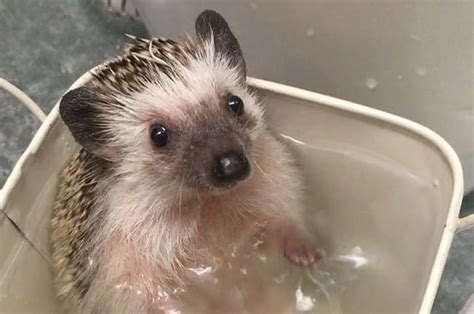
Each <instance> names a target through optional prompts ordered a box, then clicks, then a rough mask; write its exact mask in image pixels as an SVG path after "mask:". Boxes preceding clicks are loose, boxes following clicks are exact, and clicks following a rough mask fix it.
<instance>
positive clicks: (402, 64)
mask: <svg viewBox="0 0 474 314" xmlns="http://www.w3.org/2000/svg"><path fill="white" fill-rule="evenodd" d="M112 2H114V0H112ZM115 2H117V3H118V2H120V3H123V2H122V1H115ZM130 4H131V5H130ZM132 6H134V7H135V9H137V11H138V12H139V13H140V15H141V17H142V19H143V20H144V22H145V24H146V25H147V27H148V29H149V31H150V32H151V33H152V35H154V36H176V35H179V34H182V33H183V31H188V32H191V33H193V25H194V24H193V23H194V19H195V18H196V16H197V15H198V13H199V12H200V11H201V10H203V9H207V8H212V9H215V10H217V11H219V12H221V13H222V14H223V15H224V16H225V17H226V19H227V20H228V22H229V24H231V27H232V29H233V30H234V32H235V34H236V36H237V38H238V39H239V40H240V42H241V45H242V48H243V51H244V55H245V57H246V59H247V64H248V69H249V74H250V75H251V76H256V77H259V78H265V79H269V80H272V81H277V82H281V83H285V84H289V85H293V86H297V87H301V88H305V89H309V90H312V91H316V92H319V93H323V94H328V95H331V96H335V97H339V98H343V99H347V100H351V101H354V102H357V103H360V104H363V105H367V106H371V107H375V108H378V109H382V110H385V111H388V112H391V113H395V114H398V115H401V116H403V117H406V118H409V119H412V120H414V121H417V122H420V123H422V124H424V125H426V126H428V127H430V128H431V129H433V130H434V131H436V132H438V133H439V134H441V135H442V136H443V137H444V138H445V139H446V140H447V141H448V142H449V143H450V144H451V145H452V146H453V147H454V149H455V150H456V151H457V153H458V155H459V157H460V158H461V160H462V163H463V168H464V172H465V181H466V191H468V190H470V189H472V188H474V100H473V99H474V89H473V87H474V82H473V80H474V71H473V59H474V47H473V46H474V26H473V15H474V5H473V1H459V0H457V1H456V0H455V1H446V2H444V1H443V2H441V1H422V0H419V1H402V0H394V1H389V0H377V1H369V0H364V1H356V0H344V1H337V0H335V1H305V0H295V1H289V0H285V1H279V0H251V1H230V0H229V1H225V0H221V1H215V0H214V1H212V0H201V1H173V0H154V1H152V0H128V3H127V5H126V7H125V6H124V9H125V10H127V11H128V12H135V10H134V8H133V7H132ZM407 153H409V152H407Z"/></svg>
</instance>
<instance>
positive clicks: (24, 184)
mask: <svg viewBox="0 0 474 314" xmlns="http://www.w3.org/2000/svg"><path fill="white" fill-rule="evenodd" d="M256 92H257V93H258V95H259V97H260V98H261V99H262V100H263V102H264V103H265V106H266V119H267V121H268V124H269V125H270V128H271V130H272V132H273V133H274V134H275V135H276V136H278V137H279V138H280V139H281V140H282V141H284V142H285V143H287V144H288V145H289V146H290V149H291V150H292V151H293V152H294V154H295V155H296V157H297V160H298V163H299V165H300V167H301V169H303V173H304V180H305V189H306V199H305V204H306V211H305V221H307V223H308V226H309V227H310V228H311V230H312V231H314V233H315V235H316V237H317V239H318V241H319V242H320V245H321V247H322V248H323V249H324V250H325V252H326V254H327V256H329V257H337V256H339V257H340V256H344V254H346V253H347V252H353V251H354V249H355V250H358V252H360V253H361V254H362V255H363V257H364V259H365V260H366V263H364V265H363V266H362V267H359V268H356V269H352V268H354V267H355V266H354V265H355V264H353V265H352V264H351V263H350V262H347V263H346V264H344V263H342V264H341V265H345V266H344V267H346V268H345V269H346V270H347V269H349V268H351V267H352V268H351V270H350V276H351V278H350V280H349V279H348V278H344V274H342V273H341V274H337V273H336V274H333V275H334V276H335V278H337V280H338V284H340V285H339V287H342V289H339V290H338V292H337V293H336V299H335V301H334V302H335V303H337V311H338V312H342V313H376V312H387V311H389V312H398V313H408V312H416V311H418V310H419V307H420V304H421V300H422V298H423V294H424V291H425V288H426V285H427V282H428V279H429V276H430V271H431V267H432V265H433V262H434V259H435V255H436V253H437V250H438V247H439V243H440V240H441V236H442V234H443V231H444V228H445V222H446V218H447V215H448V209H449V204H450V201H451V197H452V192H453V191H452V189H453V176H452V173H451V168H450V166H449V164H448V162H447V161H446V159H445V158H444V156H443V155H442V154H441V153H440V151H439V149H438V148H437V147H436V146H435V145H434V144H432V143H431V142H430V141H428V140H427V139H425V138H424V137H422V136H420V135H417V134H415V133H413V132H412V131H409V130H405V129H402V128H401V127H398V126H395V125H393V124H391V123H388V122H384V121H381V120H379V119H375V118H370V117H367V116H364V115H361V114H356V113H351V112H348V111H346V110H343V109H339V108H335V107H330V106H327V105H323V104H318V103H314V102H311V101H308V100H304V99H300V98H296V97H292V96H288V95H282V94H279V93H276V92H272V91H270V90H265V89H257V90H256ZM56 108H57V107H56ZM53 110H56V109H53ZM77 149H78V146H77V144H75V143H74V141H73V140H72V137H71V136H70V134H69V132H68V131H67V130H66V128H65V125H64V124H63V122H62V121H60V119H56V120H54V121H53V122H52V125H51V128H50V130H49V132H48V134H47V136H46V137H45V139H44V141H43V142H42V144H41V145H40V147H39V149H37V150H36V151H34V153H33V154H32V155H31V156H30V157H29V158H28V159H27V162H26V164H25V166H24V167H23V169H22V173H21V176H20V179H19V180H18V182H17V184H16V185H15V187H14V189H13V190H12V193H11V195H10V197H9V198H8V199H7V203H6V204H5V207H4V209H3V210H4V213H0V225H1V227H0V235H1V237H0V238H1V239H2V241H0V280H1V281H0V308H1V309H2V311H6V312H27V311H34V312H53V311H59V307H58V304H57V303H56V301H55V298H54V293H53V288H52V283H51V277H50V270H49V266H48V259H49V244H48V221H49V215H50V210H51V207H52V203H53V201H54V197H55V194H56V188H57V185H58V182H59V175H60V173H61V170H62V169H63V168H64V166H65V165H66V163H67V161H68V160H69V158H70V157H71V156H72V154H73V153H74V152H75V151H76V150H77ZM351 265H352V266H351ZM345 279H347V280H345ZM323 303H324V300H323V301H322V302H321V304H322V305H321V307H320V309H323V308H324V305H323ZM315 308H316V310H317V309H318V306H317V305H316V307H315Z"/></svg>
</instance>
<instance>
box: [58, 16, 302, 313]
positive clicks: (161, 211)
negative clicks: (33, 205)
mask: <svg viewBox="0 0 474 314" xmlns="http://www.w3.org/2000/svg"><path fill="white" fill-rule="evenodd" d="M201 27H202V25H201ZM197 28H198V27H197ZM199 34H204V35H202V36H201V37H200V38H198V41H197V42H196V41H193V40H191V39H189V38H187V39H185V40H183V41H182V42H174V41H169V40H155V41H153V42H151V47H152V54H150V51H149V48H150V42H149V41H147V40H142V39H136V40H135V41H134V43H132V44H131V45H129V46H128V47H127V48H126V50H125V52H124V54H123V55H122V56H120V57H117V58H116V59H113V60H111V61H110V62H108V64H106V65H105V66H104V67H102V68H101V69H99V71H98V72H96V74H95V75H94V78H93V80H92V81H91V82H89V83H87V84H86V86H85V87H84V89H82V90H79V91H76V92H75V93H72V94H68V95H66V96H65V98H64V99H66V100H64V99H63V101H74V104H75V105H76V107H74V108H73V110H72V111H71V110H69V111H70V112H69V111H68V112H61V114H62V116H63V119H64V120H65V122H66V124H67V125H68V127H69V128H70V129H71V130H72V131H73V135H74V136H75V138H76V140H77V141H78V142H79V143H80V144H81V145H82V146H83V148H82V149H81V150H80V151H79V152H78V154H77V155H76V156H75V157H74V158H73V160H72V161H71V163H70V165H69V166H68V168H67V169H66V170H65V172H64V175H63V183H62V184H61V186H60V190H59V194H58V198H57V201H56V204H55V206H54V211H53V218H52V224H51V225H52V235H51V238H52V244H53V255H52V260H53V269H54V272H55V283H56V289H57V293H58V296H59V297H60V298H61V299H62V300H63V301H64V304H66V306H69V309H70V310H71V311H73V312H74V311H79V312H92V313H103V312H106V313H119V312H120V313H125V312H129V313H132V312H133V313H139V312H154V311H157V310H159V309H160V307H162V306H165V305H164V304H166V302H165V300H164V299H163V297H162V295H163V293H164V294H169V293H170V291H171V290H172V289H173V287H176V286H179V285H181V284H182V283H183V282H185V281H186V278H185V276H183V274H184V273H185V269H186V268H188V267H192V266H193V265H199V264H200V263H207V262H209V261H210V260H212V258H213V256H220V255H221V256H222V255H225V254H226V252H225V251H226V250H228V247H229V245H232V244H236V243H241V242H245V241H246V240H248V237H250V236H252V235H253V234H255V232H256V231H257V230H258V229H259V228H261V227H262V226H265V225H267V224H273V223H274V222H277V223H278V222H279V221H286V222H292V223H296V221H297V220H298V219H299V215H300V212H299V209H300V208H301V206H300V204H299V200H300V199H301V198H300V186H299V182H300V180H299V175H298V173H297V171H296V168H295V166H294V164H293V161H292V158H291V156H290V154H289V153H288V152H287V150H286V149H285V148H284V146H283V145H281V144H280V143H279V142H278V141H277V140H276V139H275V138H274V137H273V136H272V135H271V134H270V133H269V131H268V130H267V128H266V126H265V125H264V122H263V111H262V108H261V106H260V104H259V103H258V101H257V100H256V98H255V96H254V95H253V94H252V93H251V92H250V91H249V90H248V88H247V86H246V85H245V77H243V76H242V75H243V73H244V72H242V71H245V64H244V63H242V62H241V61H239V60H238V59H236V58H235V57H232V56H230V55H229V53H235V51H230V52H229V51H227V50H223V49H222V47H219V45H216V43H215V39H216V37H215V36H212V35H213V34H212V32H211V36H209V34H207V35H206V33H205V31H201V33H199V32H198V35H199ZM214 35H215V34H214ZM232 49H235V47H234V48H232ZM228 93H232V94H234V95H238V96H239V97H240V98H242V99H243V101H244V104H245V115H244V116H243V118H241V119H240V120H237V119H236V118H235V117H234V116H232V115H231V114H229V112H226V110H225V106H224V105H223V103H222V102H223V100H224V99H225V97H226V95H227V94H228ZM68 97H69V98H68ZM78 115H79V116H81V117H87V119H86V121H77V116H78ZM157 120H158V121H160V122H163V123H166V125H167V126H169V127H170V128H171V130H173V133H171V138H172V142H171V143H170V146H169V147H165V148H163V150H161V151H159V152H157V151H156V148H154V147H153V146H152V145H151V143H150V140H149V135H148V132H149V131H148V130H149V126H150V124H151V123H153V122H154V121H157ZM84 123H87V125H86V127H85V129H84V128H83V127H84V125H82V124H84ZM77 130H79V131H77ZM235 145H241V146H243V147H245V150H246V152H247V154H248V159H249V160H250V163H251V168H252V171H251V175H250V177H249V178H248V179H246V180H245V181H244V182H241V183H240V184H238V185H237V186H235V187H233V188H231V189H229V190H212V189H210V188H209V186H208V185H209V184H208V182H206V173H205V172H203V171H202V169H203V168H205V162H206V161H207V160H208V159H209V158H211V157H212V154H214V153H216V152H217V151H218V150H221V149H229V147H231V146H235ZM203 147H207V149H204V148H203ZM208 155H209V156H208ZM200 161H202V162H200ZM137 291H140V293H137ZM158 300H159V301H158Z"/></svg>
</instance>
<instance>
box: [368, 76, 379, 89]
mask: <svg viewBox="0 0 474 314" xmlns="http://www.w3.org/2000/svg"><path fill="white" fill-rule="evenodd" d="M377 84H378V82H377V81H376V80H375V79H374V78H372V77H369V78H368V79H367V81H365V85H366V86H367V88H368V89H371V90H374V89H375V88H376V87H377Z"/></svg>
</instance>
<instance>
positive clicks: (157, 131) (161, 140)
mask: <svg viewBox="0 0 474 314" xmlns="http://www.w3.org/2000/svg"><path fill="white" fill-rule="evenodd" d="M150 138H151V140H152V141H153V144H154V145H155V146H156V147H163V146H165V145H166V143H168V130H167V129H166V127H165V126H164V125H161V124H153V125H152V126H151V128H150Z"/></svg>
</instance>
